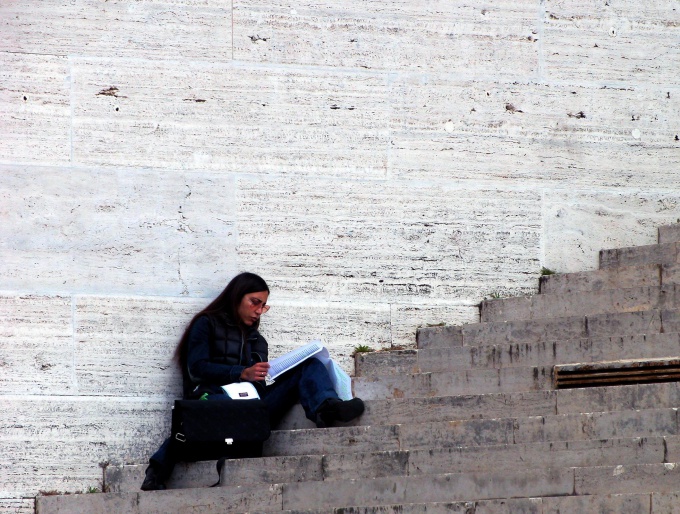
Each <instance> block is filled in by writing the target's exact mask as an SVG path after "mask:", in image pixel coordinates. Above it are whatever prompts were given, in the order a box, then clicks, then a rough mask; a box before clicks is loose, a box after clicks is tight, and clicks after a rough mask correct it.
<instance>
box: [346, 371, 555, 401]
mask: <svg viewBox="0 0 680 514" xmlns="http://www.w3.org/2000/svg"><path fill="white" fill-rule="evenodd" d="M352 387H353V389H354V394H355V395H356V396H358V397H360V398H363V399H367V400H384V399H390V398H418V397H433V396H457V395H469V394H485V393H500V392H503V391H505V392H519V391H548V390H550V389H553V367H552V366H542V367H513V368H498V369H493V368H490V369H484V368H478V369H467V370H457V372H456V373H451V372H450V371H443V372H425V373H414V374H402V375H378V376H373V377H358V378H356V379H355V380H354V382H353V385H352Z"/></svg>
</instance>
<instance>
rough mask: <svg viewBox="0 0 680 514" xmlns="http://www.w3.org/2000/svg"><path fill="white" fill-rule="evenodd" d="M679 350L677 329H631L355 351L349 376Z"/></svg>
mask: <svg viewBox="0 0 680 514" xmlns="http://www.w3.org/2000/svg"><path fill="white" fill-rule="evenodd" d="M677 355H680V332H665V333H660V334H633V335H629V336H611V337H604V338H599V339H597V338H590V339H588V338H586V339H576V340H573V339H572V340H562V341H542V342H538V343H526V344H522V343H508V344H493V345H480V346H450V347H443V348H442V347H433V348H424V349H417V348H412V349H407V350H381V351H376V352H367V353H359V354H356V355H355V357H354V369H355V374H354V377H355V379H356V378H359V377H368V376H371V377H372V376H379V375H402V374H409V373H426V372H433V371H457V370H467V369H478V368H485V369H486V368H491V369H499V368H509V367H524V366H554V365H556V364H571V363H586V362H598V361H605V360H623V359H644V358H661V357H670V356H677Z"/></svg>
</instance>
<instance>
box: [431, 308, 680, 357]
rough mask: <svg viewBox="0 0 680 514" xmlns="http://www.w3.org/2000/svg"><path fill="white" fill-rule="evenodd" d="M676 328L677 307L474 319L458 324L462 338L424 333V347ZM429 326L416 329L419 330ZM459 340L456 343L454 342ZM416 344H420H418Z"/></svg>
mask: <svg viewBox="0 0 680 514" xmlns="http://www.w3.org/2000/svg"><path fill="white" fill-rule="evenodd" d="M662 318H663V327H664V331H665V332H678V331H679V330H677V328H679V327H680V316H679V314H678V311H663V312H661V311H657V310H651V311H645V312H626V313H616V314H599V315H594V316H577V317H567V318H554V319H541V320H528V321H526V320H522V321H508V322H494V323H474V324H471V325H466V326H464V327H459V329H460V332H461V338H462V340H461V341H459V340H458V339H456V340H454V341H451V340H450V339H449V338H448V337H446V336H445V335H444V336H440V335H439V334H438V333H436V332H433V333H428V336H427V341H428V344H427V347H426V348H446V347H451V346H453V347H455V346H463V345H464V346H485V345H506V344H531V343H539V342H546V341H564V340H569V339H587V338H604V337H612V336H625V335H634V334H658V333H660V332H661V328H662ZM429 330H432V329H420V330H419V331H418V332H419V334H421V333H423V332H426V331H429ZM459 342H460V343H461V344H458V343H459ZM419 348H423V347H420V346H419Z"/></svg>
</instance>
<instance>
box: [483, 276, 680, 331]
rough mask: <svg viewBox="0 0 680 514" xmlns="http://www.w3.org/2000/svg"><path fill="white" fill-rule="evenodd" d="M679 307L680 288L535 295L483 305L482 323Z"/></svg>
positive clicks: (490, 301)
mask: <svg viewBox="0 0 680 514" xmlns="http://www.w3.org/2000/svg"><path fill="white" fill-rule="evenodd" d="M678 308H680V286H676V285H674V284H671V285H665V286H661V287H642V288H634V289H613V290H609V291H597V292H594V293H583V292H579V293H566V294H558V295H541V294H539V295H534V296H528V297H519V298H506V299H503V300H486V301H484V302H482V307H481V321H482V322H494V321H514V320H529V319H545V318H554V317H566V316H586V315H594V314H605V313H616V312H639V311H647V310H652V309H657V310H672V309H678Z"/></svg>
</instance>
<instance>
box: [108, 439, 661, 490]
mask: <svg viewBox="0 0 680 514" xmlns="http://www.w3.org/2000/svg"><path fill="white" fill-rule="evenodd" d="M664 448H665V447H664V440H663V438H649V439H612V440H606V441H584V442H578V441H576V442H574V441H572V442H569V443H559V442H556V443H540V444H536V443H532V444H529V445H523V444H509V445H503V446H487V447H485V446H479V447H462V448H451V449H437V448H433V449H431V450H414V451H410V452H409V451H398V452H383V453H370V454H364V453H341V454H330V455H324V456H320V455H319V456H308V455H304V456H299V457H268V458H261V459H243V460H229V461H226V462H225V465H224V469H223V472H222V477H223V482H222V483H223V484H225V485H230V486H233V485H252V484H256V483H262V484H269V483H292V482H305V481H321V480H349V479H356V478H377V477H389V476H417V475H437V474H444V473H466V472H470V471H479V472H485V471H499V470H508V471H510V470H513V471H514V470H527V469H532V468H559V467H585V466H606V465H618V464H640V463H662V462H663V459H664ZM204 464H208V463H196V464H195V465H194V468H195V469H196V470H198V469H200V470H201V471H203V472H204V473H205V476H204V477H203V480H202V481H201V480H195V478H196V477H195V476H193V477H192V475H195V474H196V473H195V472H194V470H192V469H187V468H185V467H180V468H178V469H176V470H175V472H174V476H175V480H174V481H172V482H169V483H168V486H169V487H170V488H171V489H177V488H186V487H207V485H206V483H205V482H206V481H207V478H208V476H209V477H210V479H211V481H212V482H214V481H215V479H216V476H215V475H214V465H213V464H214V463H212V462H211V463H210V468H211V469H209V470H208V469H205V468H206V466H204ZM290 467H292V468H294V469H293V470H289V468H290ZM188 468H190V467H188ZM279 468H280V469H279ZM144 469H145V466H143V465H139V466H124V467H122V469H121V468H118V472H117V476H118V477H120V476H122V475H125V476H126V477H127V478H126V480H124V481H121V482H119V481H115V480H114V479H115V478H116V477H114V473H109V474H108V475H107V476H108V483H109V485H110V487H111V492H136V491H138V490H139V485H140V484H141V482H142V480H143V477H144ZM121 471H122V472H121ZM211 473H212V474H211ZM190 478H194V480H191V479H190Z"/></svg>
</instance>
